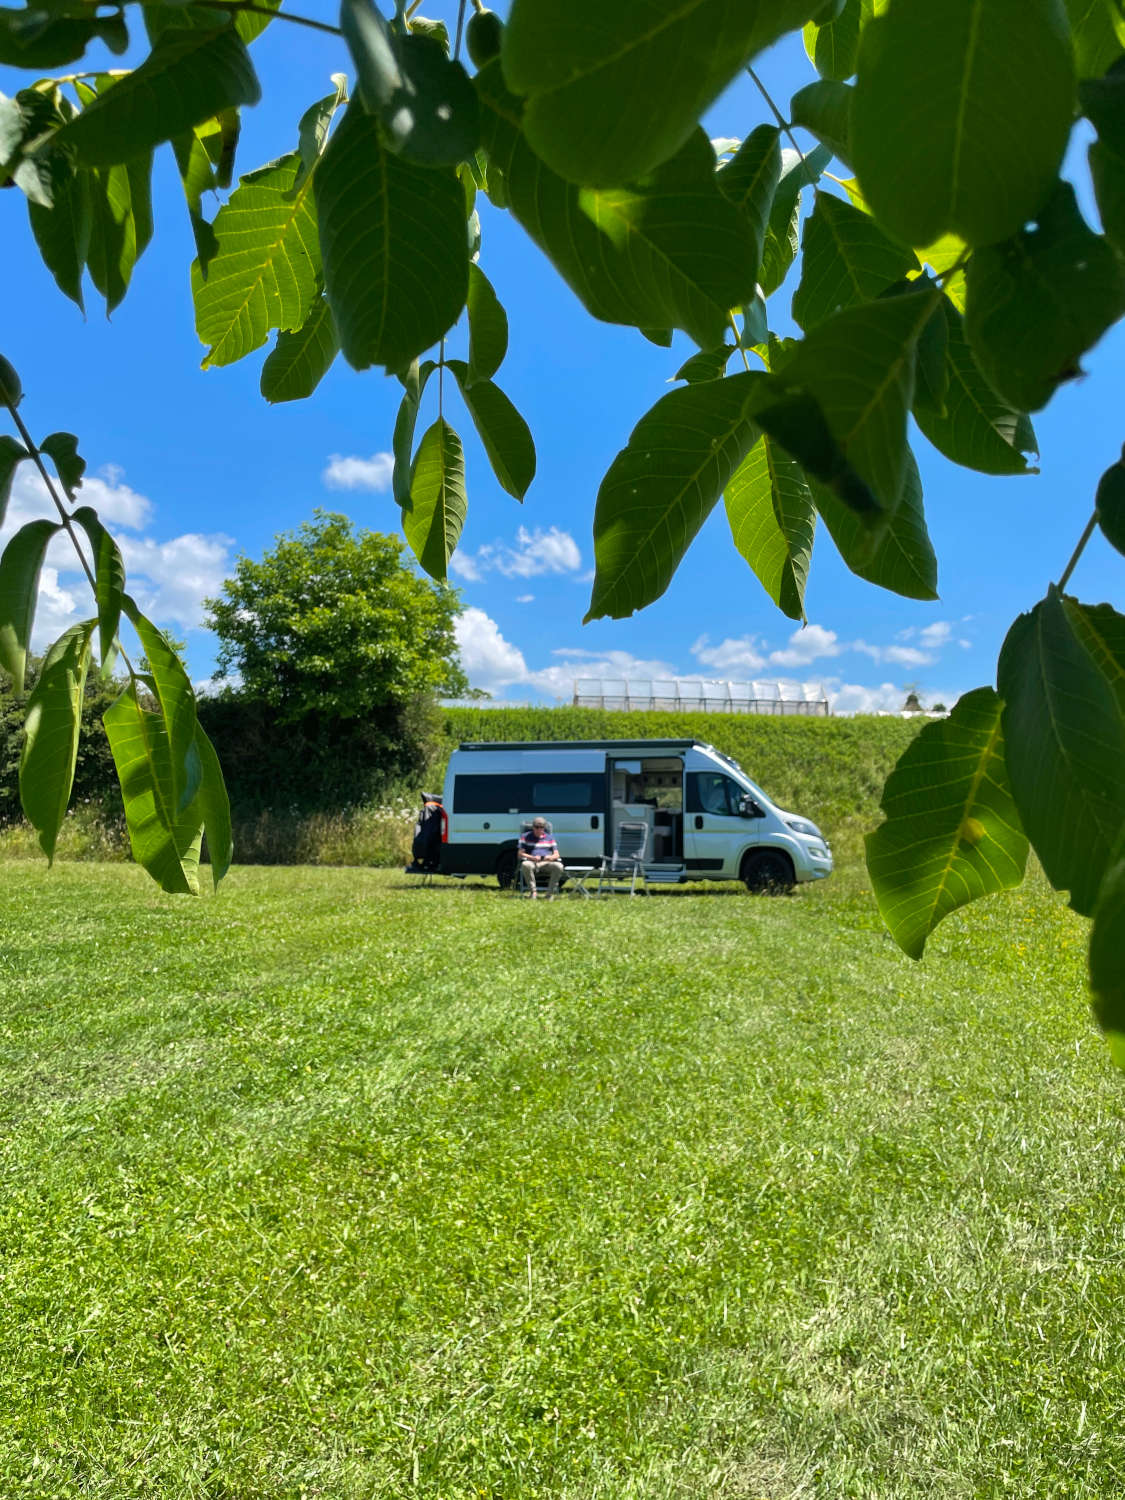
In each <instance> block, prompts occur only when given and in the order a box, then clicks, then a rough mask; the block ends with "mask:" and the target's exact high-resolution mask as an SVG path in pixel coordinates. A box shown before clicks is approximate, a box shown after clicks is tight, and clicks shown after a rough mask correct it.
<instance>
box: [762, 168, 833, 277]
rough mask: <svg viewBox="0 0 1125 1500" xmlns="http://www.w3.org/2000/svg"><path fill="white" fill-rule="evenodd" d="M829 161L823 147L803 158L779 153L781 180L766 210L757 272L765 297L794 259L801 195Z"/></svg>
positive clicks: (784, 274)
mask: <svg viewBox="0 0 1125 1500" xmlns="http://www.w3.org/2000/svg"><path fill="white" fill-rule="evenodd" d="M831 160H832V152H831V151H830V150H829V149H828V147H827V146H815V147H814V148H813V150H812V151H809V152H807V153H806V154H805V156H804V158H803V159H802V158H801V157H800V156H798V155H797V153H796V151H783V152H782V153H781V178H780V180H779V182H778V185H777V192H776V193H775V194H774V199H773V205H772V207H771V208H770V217H769V224H768V226H767V228H766V237H765V242H764V244H763V246H762V265H761V269H760V270H759V272H758V281H759V282H760V284H761V288H762V291H763V293H764V294H765V295H766V296H767V297H769V296H772V295H773V293H774V292H776V291H777V289H778V287H779V286H780V285H781V283H782V282H783V281H784V280H785V278H786V276H787V275H788V274H789V267H790V266H791V265H792V264H793V262H794V261H795V260H796V258H797V246H798V243H799V240H800V234H799V226H800V222H801V192H802V190H803V189H804V188H806V187H815V186H816V183H817V179H818V178H819V177H820V174H821V172H823V171H824V168H825V167H826V166H827V165H828V163H829V162H830V161H831Z"/></svg>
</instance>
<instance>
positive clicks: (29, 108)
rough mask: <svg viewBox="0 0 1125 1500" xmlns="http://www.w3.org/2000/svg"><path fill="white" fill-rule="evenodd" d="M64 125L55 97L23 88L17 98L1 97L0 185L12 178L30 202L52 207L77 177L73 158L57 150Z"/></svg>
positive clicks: (38, 90)
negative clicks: (57, 137) (62, 125)
mask: <svg viewBox="0 0 1125 1500" xmlns="http://www.w3.org/2000/svg"><path fill="white" fill-rule="evenodd" d="M62 123H63V115H62V113H61V112H60V110H59V109H58V108H57V106H56V104H55V101H54V98H53V96H52V94H50V93H48V92H46V91H44V90H42V89H20V91H19V92H18V93H17V94H16V97H15V98H14V99H6V98H5V97H4V96H3V94H0V183H3V182H6V181H7V180H8V179H9V178H10V179H11V181H12V182H14V183H15V185H16V187H18V188H19V189H20V190H21V191H22V192H23V193H24V194H25V195H26V197H27V199H28V202H29V203H35V204H38V205H39V206H40V207H43V208H50V207H51V205H52V204H53V202H54V200H55V197H56V195H57V194H60V193H62V192H63V191H65V187H66V184H67V183H68V182H69V180H70V178H71V176H72V175H73V169H72V167H71V163H70V160H69V157H68V156H67V155H66V153H65V152H61V151H57V150H56V149H55V147H54V140H55V136H54V132H56V131H57V129H58V127H59V126H60V125H61V124H62Z"/></svg>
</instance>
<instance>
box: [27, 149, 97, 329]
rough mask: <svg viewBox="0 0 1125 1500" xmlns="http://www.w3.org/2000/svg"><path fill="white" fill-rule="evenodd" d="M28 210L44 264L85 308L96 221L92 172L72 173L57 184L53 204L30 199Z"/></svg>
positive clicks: (68, 294)
mask: <svg viewBox="0 0 1125 1500" xmlns="http://www.w3.org/2000/svg"><path fill="white" fill-rule="evenodd" d="M27 214H28V219H29V220H30V223H31V232H32V234H33V235H34V236H35V243H36V244H37V245H38V246H39V254H40V255H41V256H42V257H43V264H44V265H45V266H46V267H47V269H48V271H50V273H51V275H52V276H53V277H54V278H55V281H56V283H57V285H58V288H59V290H60V291H61V292H62V293H63V295H64V296H67V297H69V298H70V300H71V301H72V302H76V303H77V304H78V306H79V307H80V308H81V309H82V311H83V312H85V310H86V304H85V302H84V300H83V297H82V272H83V271H84V270H85V268H86V257H87V255H88V254H89V250H90V232H91V228H92V224H93V208H92V205H91V199H90V174H89V173H88V172H73V173H71V175H70V176H69V177H68V178H67V179H66V180H65V181H64V182H63V183H61V184H59V185H58V186H57V187H56V190H55V195H54V203H53V205H52V206H51V207H50V208H44V207H43V206H42V205H41V204H39V203H34V202H32V201H30V200H29V201H28V205H27Z"/></svg>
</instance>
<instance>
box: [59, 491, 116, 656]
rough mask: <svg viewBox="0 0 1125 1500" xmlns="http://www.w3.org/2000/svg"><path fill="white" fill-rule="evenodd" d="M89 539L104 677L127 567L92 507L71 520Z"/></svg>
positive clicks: (112, 651) (80, 510)
mask: <svg viewBox="0 0 1125 1500" xmlns="http://www.w3.org/2000/svg"><path fill="white" fill-rule="evenodd" d="M71 520H72V521H77V522H78V524H79V526H81V527H82V529H83V531H84V532H85V533H86V535H87V537H89V539H90V549H91V551H92V552H93V554H94V597H95V598H96V599H97V601H98V657H99V660H100V661H101V664H102V674H103V676H104V675H105V673H106V672H107V670H108V668H109V666H110V665H111V663H112V661H113V658H114V654H115V651H116V646H115V644H114V642H115V639H116V636H117V631H118V628H119V626H120V623H121V602H122V600H123V599H124V597H125V564H124V562H123V561H122V560H121V553H120V551H119V550H118V547H117V543H116V542H115V541H114V540H113V538H112V537H111V536H110V534H109V532H108V531H107V530H106V529H105V527H104V526H103V525H102V523H101V521H100V520H99V519H98V514H97V512H96V511H95V510H93V509H92V508H91V507H90V506H89V505H80V506H79V507H78V509H77V510H76V511H75V512H74V514H73V515H72V516H71Z"/></svg>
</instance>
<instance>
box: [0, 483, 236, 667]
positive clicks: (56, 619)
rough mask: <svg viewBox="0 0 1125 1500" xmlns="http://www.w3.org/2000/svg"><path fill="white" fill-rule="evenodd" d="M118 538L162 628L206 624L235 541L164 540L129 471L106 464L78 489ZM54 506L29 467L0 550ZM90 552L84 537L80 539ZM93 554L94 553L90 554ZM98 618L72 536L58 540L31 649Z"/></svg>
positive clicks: (42, 583)
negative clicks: (125, 478) (153, 531)
mask: <svg viewBox="0 0 1125 1500" xmlns="http://www.w3.org/2000/svg"><path fill="white" fill-rule="evenodd" d="M78 498H79V499H80V500H81V501H82V503H83V504H85V505H91V506H93V508H94V509H95V510H96V511H97V513H98V516H99V518H100V519H101V520H102V522H103V523H104V524H105V525H106V526H107V527H108V529H109V530H110V531H111V532H113V533H114V535H115V538H116V541H117V544H118V546H119V547H120V549H121V555H122V558H123V560H124V562H125V570H126V573H127V575H128V580H129V591H130V592H131V593H132V594H133V596H134V598H135V599H136V600H137V602H138V604H139V605H140V607H141V608H142V610H144V612H145V613H146V614H147V615H149V616H151V618H152V619H154V620H155V621H156V623H157V624H158V625H170V626H172V627H174V628H175V629H179V630H183V629H187V630H191V629H194V628H196V627H197V626H199V625H200V624H201V623H202V616H203V599H204V598H205V597H207V596H208V595H212V594H217V593H218V592H219V589H220V588H221V586H222V583H223V580H224V578H226V576H227V574H228V573H229V572H230V548H231V546H232V545H233V543H232V539H231V538H230V537H228V536H225V535H223V534H222V533H214V534H211V535H202V534H198V533H188V534H186V535H183V536H178V537H172V538H170V539H169V540H167V541H157V540H156V539H155V538H153V537H151V536H146V535H129V534H128V533H129V532H144V531H145V530H146V529H148V528H149V527H150V526H151V524H152V521H153V517H154V515H155V511H156V507H155V506H154V505H153V503H152V501H151V500H149V499H148V498H147V496H145V495H141V494H138V493H137V491H136V490H133V489H131V488H130V487H129V486H128V485H127V484H125V483H123V482H122V471H121V470H120V469H119V468H116V467H115V466H111V465H107V466H106V467H105V468H103V469H102V470H101V471H100V473H99V474H97V475H93V476H91V477H90V478H89V479H87V480H86V481H85V483H84V484H83V485H82V487H81V489H80V490H79V491H78ZM56 514H57V513H56V511H55V507H54V503H53V501H52V500H51V499H50V496H49V495H48V494H47V493H46V489H45V487H44V485H43V482H42V480H41V479H40V478H39V476H38V474H37V473H36V472H35V471H34V470H33V469H32V468H31V467H30V466H29V465H26V464H25V465H23V466H21V468H20V469H19V470H18V471H17V473H16V478H15V482H14V484H13V486H12V495H11V503H10V505H9V507H8V513H7V516H6V518H5V523H4V526H3V528H2V529H0V547H2V546H3V545H4V543H6V542H7V540H8V538H9V537H10V536H11V535H12V534H13V533H14V532H15V531H17V530H18V529H19V528H20V527H21V526H24V525H26V524H27V522H28V521H32V520H37V519H42V518H44V517H51V518H54V516H55V515H56ZM79 535H80V538H81V540H82V541H83V545H84V547H85V538H84V536H82V534H81V533H80V534H79ZM86 550H87V555H88V549H86ZM93 613H94V605H93V601H92V599H91V598H90V590H89V585H88V584H87V582H86V579H85V578H84V577H83V576H82V574H81V569H80V565H79V562H78V559H77V557H76V556H75V553H74V546H73V543H72V542H71V540H70V538H69V537H68V536H66V535H65V533H62V532H60V533H59V534H58V535H57V536H55V537H54V538H52V540H51V543H50V545H49V546H48V548H47V555H46V559H45V563H44V567H43V572H42V574H41V575H40V579H39V599H38V603H37V605H36V614H35V628H34V631H33V634H32V647H33V648H34V649H35V650H42V649H43V647H44V646H46V645H47V644H48V643H49V642H50V641H51V640H53V639H54V638H55V637H56V636H57V635H58V634H59V633H60V631H62V630H65V629H66V628H67V627H68V626H69V625H73V624H74V623H75V622H76V621H77V620H80V619H85V618H87V617H88V616H90V615H92V614H93Z"/></svg>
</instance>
